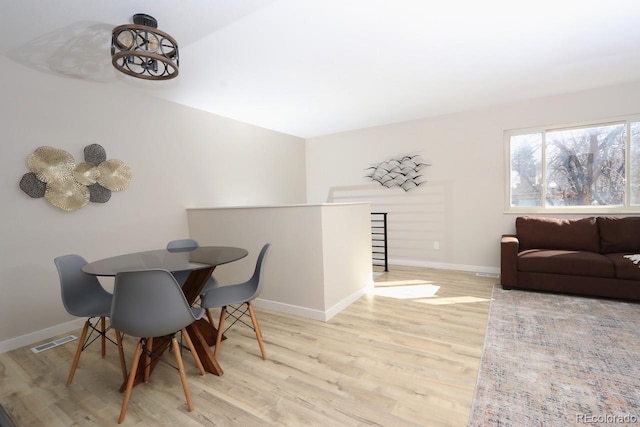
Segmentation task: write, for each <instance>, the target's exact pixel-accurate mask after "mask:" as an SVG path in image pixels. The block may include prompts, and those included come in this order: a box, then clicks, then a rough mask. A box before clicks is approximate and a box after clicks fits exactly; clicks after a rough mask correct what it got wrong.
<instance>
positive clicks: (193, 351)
mask: <svg viewBox="0 0 640 427" xmlns="http://www.w3.org/2000/svg"><path fill="white" fill-rule="evenodd" d="M182 336H183V337H184V340H185V341H186V342H187V346H188V347H189V351H190V352H191V355H192V356H193V359H194V360H195V361H196V365H198V369H199V370H200V375H204V366H202V362H201V361H200V356H198V353H197V352H196V348H195V347H194V346H193V341H191V337H190V336H189V332H187V328H184V329H183V330H182Z"/></svg>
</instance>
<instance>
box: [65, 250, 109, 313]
mask: <svg viewBox="0 0 640 427" xmlns="http://www.w3.org/2000/svg"><path fill="white" fill-rule="evenodd" d="M53 262H54V263H55V265H56V268H57V269H58V276H59V277H60V290H61V294H62V304H63V305H64V308H65V309H66V310H67V312H68V313H69V314H72V315H74V316H79V317H85V316H87V317H93V316H97V315H99V314H100V313H93V312H92V309H91V308H92V307H95V306H96V304H95V302H96V301H97V300H98V299H100V298H105V297H109V298H110V297H111V294H110V293H109V292H107V291H106V290H105V289H104V288H103V287H102V285H101V284H100V281H98V278H97V277H96V276H92V275H90V274H87V273H85V272H83V271H82V267H84V266H85V265H86V264H87V261H86V260H85V259H84V258H83V257H81V256H80V255H75V254H70V255H63V256H59V257H57V258H55V259H54V260H53ZM106 314H108V313H105V315H106Z"/></svg>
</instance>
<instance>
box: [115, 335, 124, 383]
mask: <svg viewBox="0 0 640 427" xmlns="http://www.w3.org/2000/svg"><path fill="white" fill-rule="evenodd" d="M115 332H116V343H117V344H118V356H120V368H121V369H122V380H123V381H127V362H126V361H125V360H124V348H123V346H122V334H121V333H120V331H118V330H116V331H115Z"/></svg>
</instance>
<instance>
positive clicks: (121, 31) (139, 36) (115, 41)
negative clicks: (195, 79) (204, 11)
mask: <svg viewBox="0 0 640 427" xmlns="http://www.w3.org/2000/svg"><path fill="white" fill-rule="evenodd" d="M157 28H158V21H156V19H155V18H154V17H152V16H149V15H146V14H143V13H138V14H136V15H133V24H127V25H120V26H118V27H115V28H114V29H113V35H112V37H111V63H112V64H113V66H114V67H116V69H118V70H119V71H121V72H123V73H125V74H128V75H130V76H133V77H138V78H140V79H146V80H169V79H172V78H174V77H177V75H178V65H179V60H178V43H177V42H176V40H175V39H174V38H173V37H171V36H170V35H169V34H167V33H165V32H162V31H160V30H158V29H157Z"/></svg>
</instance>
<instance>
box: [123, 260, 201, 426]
mask: <svg viewBox="0 0 640 427" xmlns="http://www.w3.org/2000/svg"><path fill="white" fill-rule="evenodd" d="M203 314H204V310H203V309H202V308H192V307H190V306H189V303H188V302H187V300H186V298H185V296H184V293H183V292H182V288H181V287H180V284H179V283H178V282H177V281H176V280H175V278H174V277H173V275H172V274H171V273H170V272H168V271H166V270H138V271H128V272H122V273H118V274H116V279H115V284H114V289H113V304H112V306H111V325H112V326H113V328H114V329H116V331H118V332H119V333H125V334H127V335H132V336H135V337H140V340H139V341H138V344H137V346H136V349H135V353H134V356H133V362H132V365H131V371H130V372H129V377H128V379H127V385H126V388H125V395H124V400H123V402H122V409H121V411H120V417H119V419H118V423H121V422H122V421H124V418H125V415H126V412H127V407H128V406H129V399H130V397H131V391H132V388H133V385H134V381H135V378H136V375H137V374H138V365H139V363H140V358H141V357H142V355H143V354H144V359H143V363H144V367H145V368H144V373H143V378H144V382H148V381H149V375H150V364H151V360H152V358H159V357H160V356H159V355H158V354H156V353H154V352H152V350H153V340H154V337H165V336H168V337H170V341H171V347H172V350H173V353H174V355H175V359H176V364H177V366H173V365H172V366H173V367H174V368H175V369H177V370H178V373H179V374H180V380H181V382H182V388H183V390H184V394H185V397H186V400H187V408H188V410H189V411H193V402H192V401H191V393H190V392H189V385H188V384H187V378H186V376H185V372H184V365H183V361H182V356H181V354H180V346H179V345H178V341H177V339H176V333H178V332H182V336H183V338H184V340H185V341H186V342H187V346H188V347H189V350H191V354H192V355H193V358H194V360H195V362H196V365H197V366H198V369H199V370H200V374H201V375H204V373H205V371H204V367H203V366H202V363H201V361H200V358H199V357H198V354H197V353H196V350H195V348H194V346H193V342H192V341H191V338H190V337H189V334H188V333H187V331H186V327H187V326H189V325H190V324H192V323H193V322H194V321H196V320H198V319H200V318H201V317H202V315H203ZM160 353H161V352H160Z"/></svg>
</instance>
